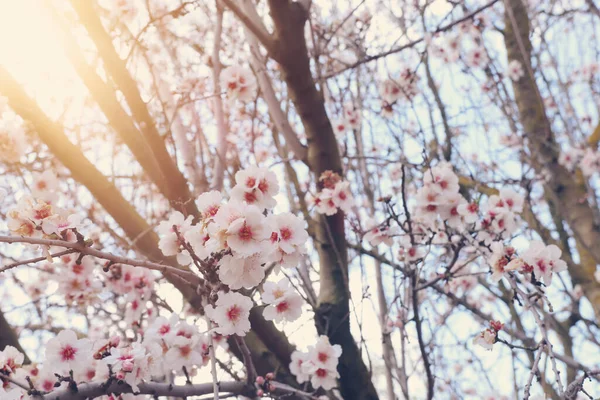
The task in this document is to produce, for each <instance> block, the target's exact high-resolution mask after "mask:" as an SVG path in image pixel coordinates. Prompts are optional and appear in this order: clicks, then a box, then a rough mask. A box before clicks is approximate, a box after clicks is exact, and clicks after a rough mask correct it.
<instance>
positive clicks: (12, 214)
mask: <svg viewBox="0 0 600 400" xmlns="http://www.w3.org/2000/svg"><path fill="white" fill-rule="evenodd" d="M79 224H80V217H79V216H78V215H77V214H71V213H69V212H67V211H66V210H63V209H61V208H59V207H57V206H55V205H53V204H51V203H48V202H47V201H44V200H41V199H39V198H38V199H34V198H32V197H23V198H21V199H20V200H19V203H18V205H17V207H16V208H15V209H13V210H11V211H9V213H8V229H9V230H10V231H11V232H12V233H14V234H16V235H19V236H25V237H50V236H52V235H56V236H59V237H60V235H61V233H62V232H64V231H66V230H69V229H76V228H77V227H79Z"/></svg>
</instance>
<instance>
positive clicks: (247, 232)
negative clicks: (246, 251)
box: [238, 224, 252, 241]
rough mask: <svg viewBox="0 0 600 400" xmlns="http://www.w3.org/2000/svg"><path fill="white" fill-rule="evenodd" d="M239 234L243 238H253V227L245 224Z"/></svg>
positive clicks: (245, 239)
mask: <svg viewBox="0 0 600 400" xmlns="http://www.w3.org/2000/svg"><path fill="white" fill-rule="evenodd" d="M238 236H239V238H240V239H241V240H244V241H247V240H250V239H252V228H250V227H249V226H248V225H246V224H244V226H243V227H242V229H240V231H239V232H238Z"/></svg>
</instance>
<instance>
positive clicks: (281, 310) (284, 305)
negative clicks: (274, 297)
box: [275, 301, 290, 314]
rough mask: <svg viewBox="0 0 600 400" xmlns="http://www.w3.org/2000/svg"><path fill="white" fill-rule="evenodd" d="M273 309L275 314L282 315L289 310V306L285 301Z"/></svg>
mask: <svg viewBox="0 0 600 400" xmlns="http://www.w3.org/2000/svg"><path fill="white" fill-rule="evenodd" d="M275 308H276V309H277V312H278V313H280V314H281V313H284V312H286V311H287V310H289V309H290V305H289V304H288V302H287V301H282V302H280V303H278V304H277V306H276V307H275Z"/></svg>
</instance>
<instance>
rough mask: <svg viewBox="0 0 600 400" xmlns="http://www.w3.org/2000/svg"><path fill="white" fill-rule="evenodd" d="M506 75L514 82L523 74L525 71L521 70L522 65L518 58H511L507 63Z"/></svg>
mask: <svg viewBox="0 0 600 400" xmlns="http://www.w3.org/2000/svg"><path fill="white" fill-rule="evenodd" d="M506 75H507V76H508V77H509V78H510V79H511V80H513V81H515V82H517V81H518V80H519V79H521V78H522V77H523V75H525V71H524V70H523V65H522V64H521V62H520V61H518V60H511V61H510V62H509V63H508V68H507V69H506Z"/></svg>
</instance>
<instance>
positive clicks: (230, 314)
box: [227, 305, 242, 322]
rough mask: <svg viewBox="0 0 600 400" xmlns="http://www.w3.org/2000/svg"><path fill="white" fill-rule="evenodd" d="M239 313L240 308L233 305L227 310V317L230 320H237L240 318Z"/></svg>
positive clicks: (240, 311) (240, 312)
mask: <svg viewBox="0 0 600 400" xmlns="http://www.w3.org/2000/svg"><path fill="white" fill-rule="evenodd" d="M241 314H242V310H241V309H240V308H239V307H238V306H236V305H234V306H232V307H230V308H229V309H228V310H227V319H228V320H230V321H231V322H237V321H238V320H239V319H240V316H241Z"/></svg>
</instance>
